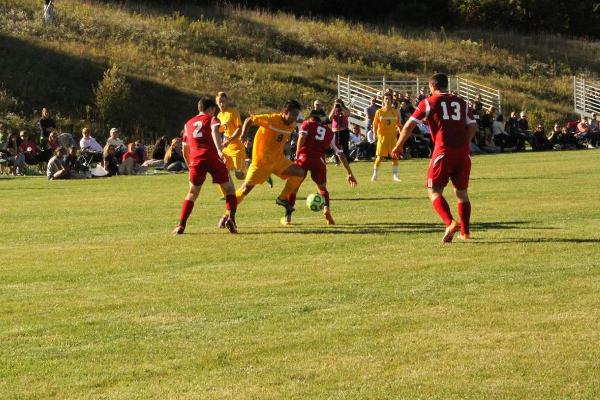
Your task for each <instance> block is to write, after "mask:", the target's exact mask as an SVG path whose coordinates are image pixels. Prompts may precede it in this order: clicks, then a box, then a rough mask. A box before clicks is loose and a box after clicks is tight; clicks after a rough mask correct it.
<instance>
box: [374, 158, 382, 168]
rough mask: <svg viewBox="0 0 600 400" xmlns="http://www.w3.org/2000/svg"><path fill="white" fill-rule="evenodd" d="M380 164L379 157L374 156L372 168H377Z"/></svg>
mask: <svg viewBox="0 0 600 400" xmlns="http://www.w3.org/2000/svg"><path fill="white" fill-rule="evenodd" d="M380 165H381V157H377V158H375V165H374V168H379V166H380Z"/></svg>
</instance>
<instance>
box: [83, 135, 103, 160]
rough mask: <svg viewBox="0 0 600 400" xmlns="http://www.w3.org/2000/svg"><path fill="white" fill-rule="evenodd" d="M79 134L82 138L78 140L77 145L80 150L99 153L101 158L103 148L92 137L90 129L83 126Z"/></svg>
mask: <svg viewBox="0 0 600 400" xmlns="http://www.w3.org/2000/svg"><path fill="white" fill-rule="evenodd" d="M81 136H82V138H81V140H80V141H79V147H80V148H81V151H84V152H87V153H92V154H99V155H100V157H99V158H100V159H101V158H102V157H101V155H102V151H103V150H104V149H103V148H102V146H101V145H100V143H98V142H97V141H96V139H94V138H93V137H92V131H91V130H90V128H83V130H82V131H81Z"/></svg>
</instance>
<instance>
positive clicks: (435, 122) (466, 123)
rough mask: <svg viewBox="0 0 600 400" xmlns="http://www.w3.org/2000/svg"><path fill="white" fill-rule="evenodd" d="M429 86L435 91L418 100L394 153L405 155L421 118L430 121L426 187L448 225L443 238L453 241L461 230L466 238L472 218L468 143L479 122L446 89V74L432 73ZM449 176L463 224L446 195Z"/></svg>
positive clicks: (458, 99)
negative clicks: (445, 190)
mask: <svg viewBox="0 0 600 400" xmlns="http://www.w3.org/2000/svg"><path fill="white" fill-rule="evenodd" d="M429 90H430V92H431V93H432V95H431V96H430V97H429V98H426V99H424V100H422V101H421V103H419V106H418V107H417V109H416V110H415V112H414V113H413V115H412V116H411V117H410V118H409V120H408V121H407V122H406V124H405V125H404V128H403V129H402V132H400V137H399V138H398V143H397V144H396V147H394V149H393V153H394V156H395V157H396V158H398V157H400V156H402V153H403V149H404V143H405V142H406V140H407V139H408V138H409V136H410V135H411V134H412V132H413V130H414V129H415V127H416V126H417V123H418V122H419V121H422V120H424V121H425V122H426V123H427V124H428V125H429V127H430V128H431V138H432V140H433V142H434V149H433V155H432V156H431V162H430V163H429V170H428V172H427V188H428V191H429V198H430V200H431V203H432V204H433V208H434V209H435V211H436V212H437V213H438V215H439V216H440V218H441V219H442V221H443V222H444V224H445V225H446V230H445V232H444V236H443V238H442V242H443V243H449V242H451V241H452V238H453V236H454V234H455V233H456V232H458V230H461V238H462V239H465V240H467V239H469V235H470V232H469V222H470V218H471V202H470V201H469V195H468V193H467V188H468V186H469V175H470V173H471V157H470V155H469V154H470V149H469V143H470V142H471V140H472V139H473V138H474V137H475V133H476V132H477V123H476V122H475V119H474V118H473V113H472V112H471V111H470V109H469V108H468V107H467V103H466V102H465V101H464V100H463V99H461V98H460V97H457V96H455V95H452V94H449V93H447V91H448V77H447V76H446V75H444V74H435V75H433V76H432V77H431V78H430V79H429ZM449 180H451V181H452V184H453V185H454V193H455V194H456V197H457V199H458V215H459V218H460V224H459V223H458V222H457V221H456V220H455V219H454V217H452V213H451V212H450V206H449V205H448V202H447V201H446V199H445V198H444V196H443V192H444V188H445V187H446V185H447V184H448V181H449Z"/></svg>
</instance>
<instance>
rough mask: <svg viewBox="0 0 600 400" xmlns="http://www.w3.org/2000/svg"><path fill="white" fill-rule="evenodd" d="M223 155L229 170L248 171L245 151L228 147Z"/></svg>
mask: <svg viewBox="0 0 600 400" xmlns="http://www.w3.org/2000/svg"><path fill="white" fill-rule="evenodd" d="M223 155H224V156H225V165H226V166H227V169H229V170H231V169H234V170H236V171H242V172H245V171H246V152H245V151H244V150H237V149H230V148H229V147H226V148H225V149H223Z"/></svg>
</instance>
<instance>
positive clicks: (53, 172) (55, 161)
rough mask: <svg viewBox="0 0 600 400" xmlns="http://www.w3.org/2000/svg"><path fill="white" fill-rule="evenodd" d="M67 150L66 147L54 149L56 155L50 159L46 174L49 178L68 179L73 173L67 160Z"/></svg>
mask: <svg viewBox="0 0 600 400" xmlns="http://www.w3.org/2000/svg"><path fill="white" fill-rule="evenodd" d="M66 155H67V151H66V150H65V148H64V147H58V148H57V149H56V150H54V157H52V158H51V159H50V160H49V161H48V167H47V168H46V176H47V177H48V179H49V180H57V179H68V178H69V177H70V175H71V173H70V171H69V166H68V165H67V163H66V161H65V157H66Z"/></svg>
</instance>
